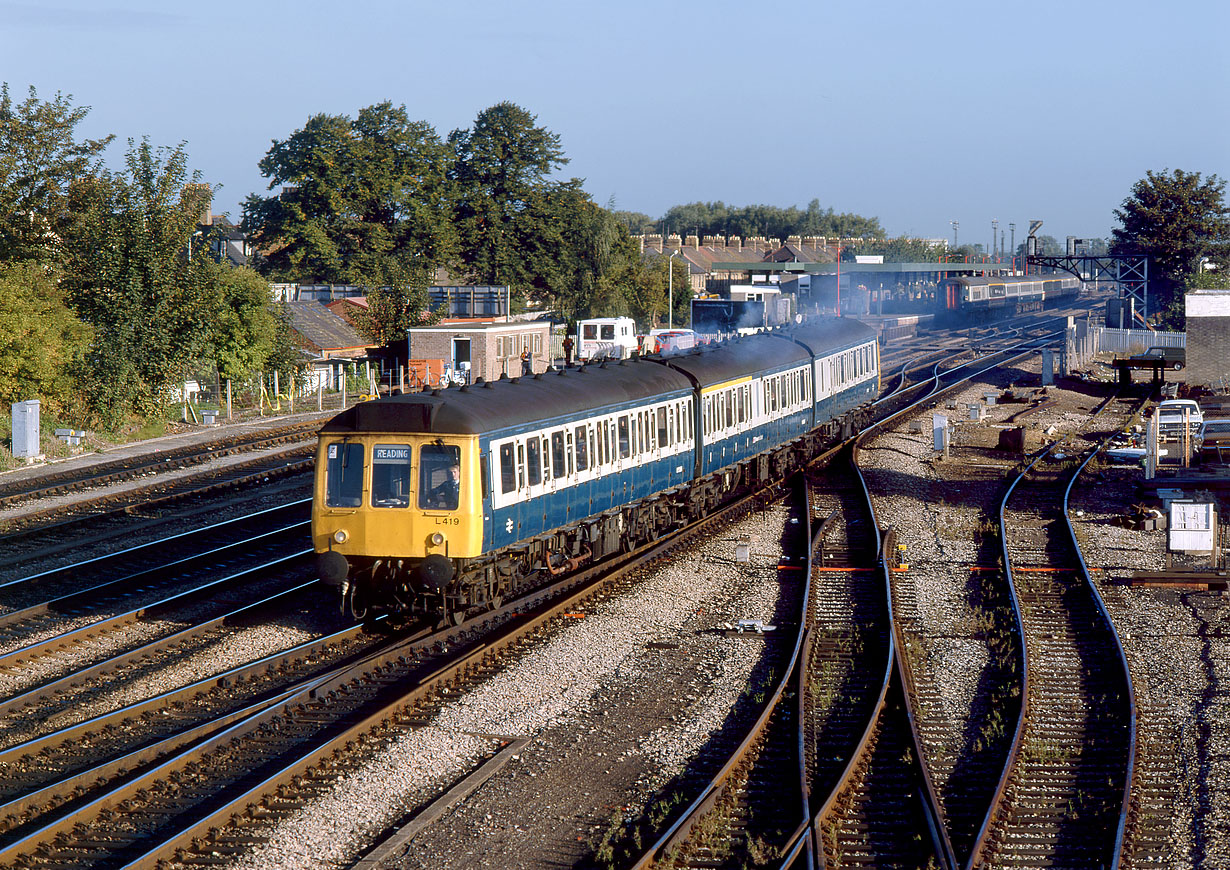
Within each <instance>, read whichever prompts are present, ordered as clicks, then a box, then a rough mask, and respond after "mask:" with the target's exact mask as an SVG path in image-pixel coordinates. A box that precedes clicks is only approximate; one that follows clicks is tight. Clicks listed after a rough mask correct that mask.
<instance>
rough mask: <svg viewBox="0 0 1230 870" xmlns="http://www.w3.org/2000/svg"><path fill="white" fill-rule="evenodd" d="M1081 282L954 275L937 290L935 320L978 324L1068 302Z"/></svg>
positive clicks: (1070, 278)
mask: <svg viewBox="0 0 1230 870" xmlns="http://www.w3.org/2000/svg"><path fill="white" fill-rule="evenodd" d="M1081 287H1082V281H1081V280H1080V279H1079V278H1076V277H1074V276H1072V275H1059V274H1050V275H1017V276H1003V277H992V278H977V277H966V276H954V277H949V278H943V279H941V280H940V282H939V284H938V286H937V287H936V293H935V298H936V307H937V311H936V314H937V320H941V321H945V322H948V323H981V322H984V321H987V320H995V319H997V318H1000V317H1011V316H1013V315H1015V314H1022V313H1024V312H1027V311H1041V310H1042V308H1043V306H1054V305H1057V304H1059V303H1060V302H1062V301H1070V300H1071V299H1074V298H1075V297H1076V295H1077V294H1078V293H1080V291H1081Z"/></svg>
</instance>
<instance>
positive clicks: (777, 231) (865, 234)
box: [661, 199, 884, 241]
mask: <svg viewBox="0 0 1230 870" xmlns="http://www.w3.org/2000/svg"><path fill="white" fill-rule="evenodd" d="M661 225H662V226H663V228H664V230H665V231H666V232H668V233H671V232H676V233H679V234H680V235H686V234H688V233H695V234H696V235H698V236H701V237H704V236H708V235H725V236H742V237H743V238H748V237H752V236H762V237H765V238H774V239H779V240H782V241H784V240H785V239H786V238H788V237H789V236H825V237H828V238H867V239H882V238H884V229H883V228H882V227H881V226H880V222H879V219H877V218H866V217H862V216H861V215H856V214H838V213H837V212H835V211H833V209H831V208H828V209H822V208H821V207H820V200H818V199H813V200H812V201H811V202H810V203H808V205H807V209H806V210H805V211H803V210H800V209H798V208H796V207H794V206H791V207H789V208H779V207H778V206H772V205H747V206H739V207H734V206H728V205H726V204H725V203H723V202H721V201H720V200H719V201H717V202H693V203H687V204H685V205H677V206H673V207H672V208H671V209H670V210H669V211H667V213H666V214H665V216H663V218H662V221H661Z"/></svg>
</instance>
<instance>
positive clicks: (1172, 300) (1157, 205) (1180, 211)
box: [1110, 169, 1230, 320]
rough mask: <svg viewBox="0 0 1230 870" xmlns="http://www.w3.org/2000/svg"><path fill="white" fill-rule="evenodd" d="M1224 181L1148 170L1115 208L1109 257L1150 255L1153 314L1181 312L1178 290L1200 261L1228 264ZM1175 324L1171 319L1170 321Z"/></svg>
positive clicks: (1229, 220) (1229, 224)
mask: <svg viewBox="0 0 1230 870" xmlns="http://www.w3.org/2000/svg"><path fill="white" fill-rule="evenodd" d="M1225 187H1226V182H1225V181H1224V180H1222V179H1220V178H1218V177H1217V176H1216V175H1210V176H1209V177H1208V178H1207V179H1202V178H1201V177H1200V173H1199V172H1184V171H1183V170H1181V169H1176V170H1174V171H1173V172H1167V171H1166V170H1163V171H1162V172H1157V173H1155V172H1152V171H1150V172H1147V173H1146V174H1145V177H1144V178H1142V179H1141V180H1139V181H1137V182H1136V183H1135V184H1134V185H1132V192H1131V194H1130V195H1129V196H1128V197H1127V198H1126V199H1124V200H1123V205H1122V207H1121V208H1117V209H1115V217H1116V218H1118V220H1119V222H1120V224H1121V226H1120V227H1118V228H1116V229H1114V230H1112V239H1111V246H1110V250H1111V253H1112V254H1129V255H1141V254H1143V255H1146V256H1148V257H1150V259H1151V263H1150V265H1149V284H1150V290H1151V291H1152V292H1153V293H1154V294H1155V299H1156V300H1157V301H1156V304H1155V305H1154V306H1151V307H1154V308H1155V309H1156V310H1159V311H1161V310H1170V311H1172V312H1173V311H1177V310H1178V309H1179V308H1181V305H1180V304H1179V303H1181V302H1182V298H1181V294H1182V289H1183V287H1184V285H1185V283H1186V281H1187V280H1188V278H1189V277H1190V276H1191V275H1192V274H1193V273H1195V272H1196V271H1197V270H1198V269H1199V267H1200V261H1201V258H1207V259H1208V260H1210V261H1212V262H1213V263H1214V264H1216V265H1218V266H1220V267H1222V268H1225V267H1226V266H1230V209H1227V207H1226V202H1225ZM1167 319H1168V320H1173V317H1168V318H1167Z"/></svg>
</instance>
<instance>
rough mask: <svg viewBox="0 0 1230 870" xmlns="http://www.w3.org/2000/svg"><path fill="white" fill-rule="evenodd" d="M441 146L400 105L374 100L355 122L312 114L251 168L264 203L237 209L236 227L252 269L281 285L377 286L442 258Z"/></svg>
mask: <svg viewBox="0 0 1230 870" xmlns="http://www.w3.org/2000/svg"><path fill="white" fill-rule="evenodd" d="M447 168H448V164H447V154H446V151H445V148H444V143H443V142H441V141H440V138H439V136H438V135H437V134H436V132H435V130H434V129H433V128H432V127H431V126H430V125H429V124H427V123H426V122H423V121H411V120H410V119H409V116H408V115H407V113H406V109H405V107H404V106H398V107H394V106H393V105H392V103H389V102H383V103H379V104H377V105H374V106H369V107H367V108H365V109H362V110H360V111H359V114H358V117H356V118H355V119H353V120H352V119H350V118H349V117H346V116H344V115H316V116H314V117H312V118H310V119H309V120H308V122H307V124H305V125H304V126H303V128H302V129H300V130H296V131H295V132H294V133H293V134H291V136H290V137H289V138H288V139H286V140H285V141H282V142H277V141H275V142H274V143H273V147H272V148H271V149H270V150H269V152H268V154H266V156H265V157H264V159H262V160H261V162H260V169H261V173H262V174H263V175H264V176H265V177H266V178H269V179H270V182H269V189H270V190H272V189H274V188H276V187H283V190H282V191H281V192H280V193H279V194H277V195H275V196H270V197H261V196H257V195H252V196H250V197H248V199H247V201H246V202H245V203H244V218H243V225H244V229H245V230H246V231H247V232H248V233H249V234H250V235H251V237H252V239H253V241H255V242H256V244H257V245H258V246H259V247H260V248H261V249H262V250H264V251H265V252H266V253H265V259H264V261H263V262H262V263H261V271H262V272H263V273H265V274H266V275H268V276H270V277H274V278H277V279H281V280H288V281H321V282H329V283H349V284H369V285H375V286H378V285H381V284H389V283H392V282H393V280H394V278H395V276H396V275H398V274H400V273H401V272H402V271H404V270H405V269H406V268H410V266H408V265H407V264H414V265H413V268H418V269H427V270H433V269H434V268H435V267H436V266H438V265H442V264H444V263H445V262H446V261H448V260H449V259H450V258H451V257H452V255H453V252H454V250H455V246H456V239H455V236H454V233H453V228H452V222H451V219H450V210H451V206H450V199H449V194H448V186H447V181H446V172H447Z"/></svg>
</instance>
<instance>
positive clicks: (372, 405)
mask: <svg viewBox="0 0 1230 870" xmlns="http://www.w3.org/2000/svg"><path fill="white" fill-rule="evenodd" d="M691 387H692V385H691V383H690V382H689V381H688V379H687V378H686V377H685V376H684V375H682V374H680V373H679V372H677V371H674V370H673V369H670V368H667V367H666V366H662V365H655V364H653V363H651V362H648V361H642V360H627V361H624V362H622V363H606V364H603V365H587V366H580V367H573V368H568V369H564V370H563V371H562V372H559V371H549V372H545V373H543V374H540V375H533V376H530V377H521V378H511V379H509V378H501V379H499V380H496V381H487V382H485V383H477V384H473V385H471V386H469V387H462V388H458V387H452V388H449V389H442V390H432V391H430V392H422V393H405V394H403V395H400V396H390V397H388V398H383V399H376V400H374V401H371V402H360V403H359V404H357V405H355V406H354V407H352V408H347V409H346V410H345V411H342V412H341V413H340V414H338V415H337V416H335V417H334V418H333V419H331V420H329V422H327V423H325V425H324V426H323V427H321V430H320V431H321V433H322V434H332V435H340V434H345V433H350V432H407V433H410V432H413V433H424V434H439V435H478V434H481V433H484V432H494V431H499V430H502V429H507V428H512V427H516V426H524V425H528V424H534V423H539V422H541V421H544V420H551V419H553V418H556V417H564V416H570V415H573V414H580V413H584V412H587V411H595V410H598V409H600V408H604V407H610V406H617V405H622V404H625V403H629V402H639V401H643V400H646V399H651V398H665V397H667V396H669V395H670V394H672V393H678V392H687V391H690V390H691Z"/></svg>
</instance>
